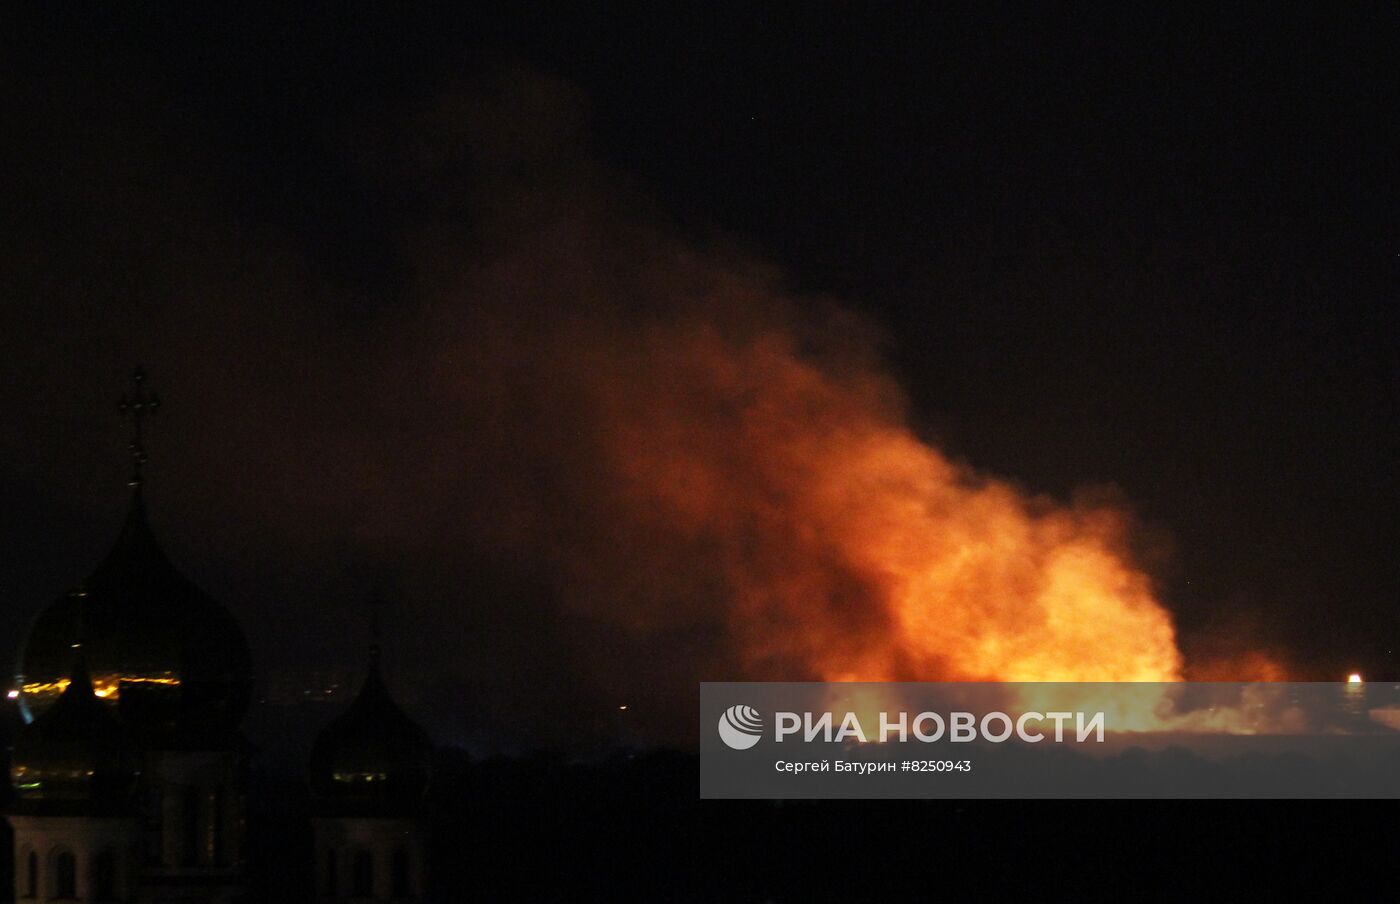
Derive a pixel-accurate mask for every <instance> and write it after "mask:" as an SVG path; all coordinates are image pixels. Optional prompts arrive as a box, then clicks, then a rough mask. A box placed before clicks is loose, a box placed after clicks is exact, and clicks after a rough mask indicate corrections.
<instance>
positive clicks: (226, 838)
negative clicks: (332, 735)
mask: <svg viewBox="0 0 1400 904" xmlns="http://www.w3.org/2000/svg"><path fill="white" fill-rule="evenodd" d="M158 405H159V400H158V399H157V398H156V397H155V396H154V395H153V394H151V393H150V392H149V391H148V390H147V389H146V387H145V374H144V373H142V372H141V371H140V370H138V371H137V372H136V375H135V384H134V388H133V390H132V392H131V393H130V394H129V395H128V396H127V397H126V399H125V400H124V401H123V403H122V410H123V411H124V412H125V413H128V414H130V415H131V416H132V417H133V420H134V424H135V429H134V433H133V439H132V442H131V454H132V477H131V481H130V485H131V487H132V496H131V502H130V505H129V508H128V510H127V515H126V520H125V523H124V524H123V526H122V529H121V533H120V535H119V536H118V538H117V541H116V543H115V545H114V546H113V548H112V550H111V552H110V553H109V554H108V555H107V557H106V558H105V559H103V561H102V562H101V563H100V564H99V565H98V566H97V568H96V569H95V570H94V571H93V572H92V573H91V574H90V575H89V576H88V578H87V580H85V581H84V582H83V583H82V585H81V589H80V590H79V591H77V592H75V593H70V594H67V595H65V596H63V597H60V598H59V599H58V600H56V601H54V602H53V603H51V604H50V605H49V606H47V607H46V608H45V609H44V610H43V611H41V612H40V613H39V615H38V616H37V617H36V618H35V619H34V621H33V622H32V623H31V625H30V629H29V634H28V636H27V637H26V639H25V642H24V645H23V647H22V649H21V652H20V658H19V666H18V669H17V676H16V677H17V685H18V687H19V690H20V709H21V712H22V714H23V715H24V717H25V720H26V721H27V722H30V723H32V724H30V725H29V726H28V727H27V728H26V734H27V733H28V732H30V731H31V730H32V731H35V732H39V734H38V735H36V737H43V736H44V732H47V731H49V730H48V729H44V728H43V726H45V725H46V724H48V723H49V722H50V721H51V718H52V717H51V714H56V713H57V714H61V713H66V712H68V711H70V710H73V709H74V708H76V707H78V705H79V704H76V703H72V702H65V701H71V700H78V701H81V709H82V711H83V712H84V713H91V712H99V711H100V712H103V713H105V714H106V717H109V721H114V722H116V723H117V724H119V725H120V727H121V728H122V730H123V731H124V732H125V734H126V736H127V737H129V739H130V740H131V741H132V742H133V743H134V745H135V750H136V751H137V753H136V756H137V761H138V767H139V770H138V771H139V777H138V779H137V781H136V785H135V794H134V798H133V800H132V801H130V802H129V806H130V808H131V811H130V813H129V814H128V813H126V811H122V812H123V814H124V815H123V816H122V818H123V819H132V818H134V819H135V824H136V826H137V833H138V840H139V843H138V844H137V846H136V853H135V855H134V856H133V857H132V858H131V860H130V864H129V865H130V867H131V868H129V869H127V868H126V867H123V869H124V870H125V871H123V870H119V873H120V874H121V875H122V876H123V877H125V879H124V881H127V882H128V885H129V887H130V891H131V893H132V894H133V895H134V897H133V898H119V899H118V900H136V901H142V902H145V901H151V902H155V901H181V902H187V904H213V902H224V901H232V900H235V899H236V898H237V897H238V896H239V895H240V894H241V893H242V889H243V885H244V881H243V869H244V848H245V845H244V831H245V815H244V811H245V773H246V768H245V759H246V744H245V743H244V742H243V738H242V735H241V733H240V731H239V724H240V722H241V721H242V718H243V715H244V712H245V711H246V710H247V708H248V704H249V702H250V699H251V695H252V659H251V656H250V654H249V651H248V643H247V641H246V640H245V638H244V636H243V632H242V630H241V629H240V628H239V625H238V623H237V621H235V620H234V618H233V616H232V615H231V614H230V613H229V612H228V610H227V609H225V608H224V607H223V606H222V605H220V604H219V603H218V602H216V601H215V600H213V599H211V598H210V597H209V596H207V595H206V594H205V593H204V592H203V591H201V590H200V589H199V588H198V587H196V586H195V585H194V584H193V583H192V582H191V581H190V580H189V579H188V578H186V577H185V576H184V575H183V574H181V573H180V572H179V571H178V570H177V569H176V568H175V566H174V565H172V564H171V562H170V560H169V559H168V558H167V557H166V555H165V552H164V551H163V550H162V549H161V547H160V544H159V543H158V542H157V540H156V537H155V534H154V532H153V531H152V530H151V525H150V522H149V520H148V517H147V513H146V500H145V495H144V480H143V473H142V472H143V465H144V464H145V461H146V456H145V451H144V448H143V445H142V436H141V421H142V418H143V417H144V416H146V415H149V414H152V413H154V411H155V410H156V408H157V407H158ZM79 617H81V624H82V631H83V643H82V651H81V652H82V657H81V660H80V662H81V668H79V667H78V666H76V665H74V660H73V657H72V655H71V650H70V647H71V645H72V637H73V626H74V625H75V624H76V623H77V622H78V620H79ZM83 687H86V688H87V691H83V690H82V688H83ZM64 718H65V719H68V718H71V717H70V716H64ZM93 718H95V717H93ZM65 724H66V723H65ZM94 724H98V723H96V722H94ZM101 724H103V725H105V724H106V721H104V722H102V723H101ZM104 730H105V729H104ZM41 749H42V748H41ZM15 763H16V769H19V768H21V767H23V768H25V769H28V768H29V767H28V766H26V764H25V763H24V761H23V760H22V759H21V758H20V745H18V744H17V745H16V759H15ZM11 780H12V782H13V783H14V784H15V786H16V791H17V793H18V795H19V798H20V804H21V805H26V804H25V801H26V793H27V791H33V792H35V793H38V794H40V796H41V797H43V799H44V800H45V801H48V800H50V799H51V798H52V795H51V794H48V793H47V792H44V791H43V789H42V787H40V788H37V789H28V788H26V785H27V784H29V783H30V780H29V778H28V777H27V773H21V772H12V776H11ZM36 800H37V798H36ZM102 803H103V806H102V807H101V808H100V809H102V810H103V811H104V813H105V812H106V811H107V810H108V809H110V804H111V801H108V800H107V799H105V798H104V800H103V802H102ZM127 805H128V804H124V806H127ZM46 808H47V804H45V807H43V808H41V809H46ZM46 812H47V809H46ZM114 812H115V811H114ZM25 818H27V817H26V814H25V813H24V812H23V809H22V807H21V809H19V810H16V812H15V813H14V814H13V815H12V816H11V823H12V824H14V825H15V826H16V830H17V832H18V830H19V825H20V822H16V820H17V819H19V820H21V821H23V820H24V819H25ZM113 818H115V817H113ZM112 825H113V826H115V825H116V823H112ZM121 825H123V826H126V825H127V823H121ZM113 831H116V830H115V829H113ZM122 831H125V829H122ZM31 834H32V833H31ZM54 850H57V849H56V848H52V847H50V848H42V849H41V848H39V847H35V848H34V849H33V852H34V853H35V855H36V857H37V858H38V862H39V864H40V868H41V873H43V869H44V864H45V863H47V862H48V861H47V860H46V858H49V857H51V856H58V855H57V854H55V853H54ZM16 855H17V858H16V863H17V865H18V867H19V869H18V870H17V871H16V875H17V877H18V878H17V883H16V884H17V891H18V893H19V894H18V897H19V898H20V899H21V900H23V899H24V894H25V893H26V892H27V891H28V890H29V887H30V886H29V882H28V879H27V873H26V869H25V867H26V865H27V863H28V858H29V852H27V851H25V850H17V851H16ZM119 859H120V860H121V863H123V864H127V863H128V861H127V860H125V859H121V858H119ZM68 862H69V861H68V860H66V859H65V860H63V861H62V863H63V865H64V868H65V869H66V864H67V863H68ZM54 869H55V870H57V867H54ZM83 869H84V866H83V863H82V862H81V861H80V862H79V863H78V870H79V876H80V884H81V875H82V871H83ZM54 875H60V876H66V873H63V872H61V871H58V872H55V873H54ZM94 875H95V873H94ZM40 887H41V888H42V887H45V886H43V884H42V880H41V883H40ZM63 888H64V889H65V890H66V889H67V888H68V886H67V885H66V884H65V885H63Z"/></svg>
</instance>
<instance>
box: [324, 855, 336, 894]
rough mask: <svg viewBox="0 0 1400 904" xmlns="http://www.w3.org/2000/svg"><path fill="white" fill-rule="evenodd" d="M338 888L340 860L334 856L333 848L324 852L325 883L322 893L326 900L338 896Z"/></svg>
mask: <svg viewBox="0 0 1400 904" xmlns="http://www.w3.org/2000/svg"><path fill="white" fill-rule="evenodd" d="M339 886H340V858H339V857H337V856H336V855H335V848H331V849H330V850H328V851H326V881H325V884H324V886H323V892H324V894H325V895H326V897H328V898H334V897H335V896H336V895H337V894H339Z"/></svg>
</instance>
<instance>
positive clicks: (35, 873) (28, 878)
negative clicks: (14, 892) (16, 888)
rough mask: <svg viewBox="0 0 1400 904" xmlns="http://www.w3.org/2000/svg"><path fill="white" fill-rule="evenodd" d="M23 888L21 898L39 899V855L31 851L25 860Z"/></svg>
mask: <svg viewBox="0 0 1400 904" xmlns="http://www.w3.org/2000/svg"><path fill="white" fill-rule="evenodd" d="M21 887H22V888H23V889H24V894H23V895H21V897H24V898H37V897H39V854H38V853H37V852H35V851H30V852H29V855H28V856H26V857H25V858H24V884H23V885H22V886H21Z"/></svg>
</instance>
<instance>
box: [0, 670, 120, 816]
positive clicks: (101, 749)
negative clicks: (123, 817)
mask: <svg viewBox="0 0 1400 904" xmlns="http://www.w3.org/2000/svg"><path fill="white" fill-rule="evenodd" d="M70 652H71V651H70ZM67 671H68V672H69V674H70V676H71V680H70V681H69V682H68V684H67V686H66V687H65V689H64V691H63V693H61V694H59V695H58V699H57V700H55V701H54V702H53V705H51V706H49V707H48V708H47V709H45V710H44V712H43V714H42V715H40V716H39V718H37V719H35V720H34V721H33V722H31V723H30V724H28V725H25V726H24V727H22V728H21V729H20V730H19V733H18V734H17V735H16V737H15V743H14V750H13V752H12V755H11V757H10V783H11V785H12V786H13V788H14V791H15V797H16V798H17V799H16V800H15V802H14V803H13V804H12V805H11V810H12V812H16V813H33V814H36V815H44V814H53V815H62V814H65V813H84V814H93V815H120V814H122V813H124V812H126V811H128V810H129V809H130V808H131V806H132V804H133V796H132V795H133V790H134V788H135V784H136V779H137V777H138V774H139V771H140V765H139V763H140V761H139V759H138V754H137V748H136V745H135V740H134V739H133V738H132V737H131V735H130V733H129V732H128V731H127V729H126V727H125V726H124V725H123V724H122V722H121V720H120V719H119V718H118V717H117V714H116V713H115V712H114V711H113V710H112V708H111V707H110V706H108V705H107V704H105V703H103V702H102V700H101V699H99V698H98V697H97V695H96V694H95V693H93V686H92V679H91V677H90V676H89V674H88V670H87V665H86V661H85V657H84V656H83V655H82V651H81V650H78V651H77V652H76V654H74V655H70V668H69V669H68V670H67Z"/></svg>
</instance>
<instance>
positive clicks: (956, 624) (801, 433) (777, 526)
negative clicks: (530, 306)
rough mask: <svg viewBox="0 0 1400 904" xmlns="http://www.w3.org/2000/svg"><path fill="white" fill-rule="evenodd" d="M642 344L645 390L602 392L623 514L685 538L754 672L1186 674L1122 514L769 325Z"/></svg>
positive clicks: (852, 676) (825, 675)
mask: <svg viewBox="0 0 1400 904" xmlns="http://www.w3.org/2000/svg"><path fill="white" fill-rule="evenodd" d="M651 338H652V341H653V342H655V343H659V344H661V345H664V348H665V355H664V356H654V357H652V358H651V360H650V361H649V362H648V364H647V369H649V370H652V371H655V370H656V369H658V368H660V369H661V370H662V376H661V377H660V379H659V381H658V382H657V384H655V385H657V386H659V387H660V388H661V391H659V392H655V393H652V392H648V391H646V390H643V389H639V388H638V387H637V386H636V385H635V384H633V383H630V382H626V381H625V375H626V373H628V372H630V371H631V370H632V368H629V367H627V366H625V365H624V366H622V367H620V368H619V369H618V370H617V372H616V375H615V376H614V378H613V379H609V378H608V377H607V374H606V373H605V374H604V375H603V378H602V380H601V387H600V389H599V391H600V392H601V393H603V394H604V398H603V399H602V400H601V403H602V406H603V407H604V408H605V409H606V410H607V411H609V412H610V413H611V416H612V419H613V423H612V424H611V425H610V426H611V427H612V428H613V429H610V430H607V431H604V432H603V433H602V435H603V436H604V437H608V438H609V439H610V441H611V443H612V444H611V446H610V453H611V455H612V456H613V459H614V462H615V463H616V466H617V468H618V469H619V471H620V472H621V480H622V482H623V483H624V485H625V486H626V488H627V489H626V494H627V499H626V504H625V505H624V506H622V509H623V510H624V511H627V512H631V513H632V515H633V517H637V518H640V519H641V520H642V522H643V523H642V524H641V525H639V526H638V528H637V530H638V531H639V533H641V532H645V535H646V536H647V538H648V543H649V545H650V546H653V547H654V546H656V545H657V544H656V540H657V538H661V537H666V536H679V538H680V540H681V541H682V543H683V544H688V545H689V546H690V547H692V548H694V549H697V550H701V552H699V553H698V555H701V556H704V557H707V558H708V559H709V560H711V561H714V562H715V563H716V564H717V566H718V569H719V570H720V572H721V573H722V574H723V577H724V583H725V585H726V586H725V588H724V591H725V592H724V593H723V594H722V597H723V599H724V600H725V601H726V604H727V606H728V613H727V618H728V621H729V624H730V626H731V630H732V633H733V636H734V637H735V639H736V640H737V641H738V644H739V646H740V648H741V651H742V653H743V656H744V659H745V661H746V663H747V668H748V670H749V672H750V674H752V675H753V676H754V677H762V678H770V679H775V678H785V679H789V680H791V679H794V678H797V677H800V676H806V677H810V678H819V679H824V680H955V681H977V680H996V681H1176V680H1180V679H1181V677H1182V667H1183V664H1182V657H1181V654H1180V653H1179V651H1178V649H1177V645H1176V641H1175V634H1174V628H1173V624H1172V619H1171V617H1170V615H1169V613H1168V612H1167V610H1166V609H1165V608H1163V606H1162V605H1161V604H1160V602H1159V601H1158V600H1157V598H1156V597H1155V596H1154V593H1153V589H1152V585H1151V581H1150V580H1149V578H1148V576H1147V575H1146V574H1145V573H1144V572H1143V570H1141V569H1140V568H1139V567H1137V566H1136V565H1135V564H1134V563H1133V561H1132V560H1131V558H1130V557H1129V555H1128V553H1127V552H1126V543H1125V532H1126V530H1127V527H1128V523H1129V519H1128V517H1127V516H1126V515H1125V514H1124V513H1123V512H1120V511H1118V510H1115V509H1113V508H1111V507H1103V506H1098V507H1094V506H1083V507H1080V506H1063V505H1054V504H1051V503H1050V502H1048V501H1046V500H1044V499H1040V498H1035V497H1031V496H1028V495H1027V494H1025V493H1023V492H1022V491H1020V490H1018V489H1016V488H1015V487H1013V486H1012V485H1011V484H1010V483H1007V482H1005V481H1001V480H997V479H994V478H988V477H985V476H983V475H980V474H978V473H976V472H974V471H972V470H971V469H969V468H967V467H965V466H962V465H959V464H956V463H954V462H953V461H951V460H950V459H949V458H948V457H947V456H946V455H945V454H943V453H942V452H940V451H939V450H938V449H936V448H934V447H932V446H930V445H928V444H926V443H924V442H921V441H920V440H919V439H918V438H916V436H915V435H914V433H913V431H912V430H911V429H909V427H908V426H906V425H905V424H904V423H903V420H902V416H901V414H900V413H899V406H898V403H897V402H893V401H892V399H893V398H894V397H895V396H896V395H897V394H896V393H895V392H894V391H893V389H892V387H891V386H890V384H889V383H888V382H887V381H886V380H885V379H883V378H882V377H880V376H879V375H878V374H876V375H872V374H871V373H870V372H868V371H864V370H861V369H856V370H854V371H852V372H849V373H845V374H841V373H835V372H832V371H830V370H827V369H823V368H821V367H819V366H817V365H815V364H813V363H810V362H807V361H804V360H803V359H802V357H801V356H800V355H799V354H798V352H797V351H796V349H795V348H794V344H793V340H792V339H791V338H790V337H788V336H786V335H784V334H782V333H768V334H766V335H761V336H758V337H755V338H753V339H752V340H749V341H744V342H737V343H736V342H733V341H728V340H726V339H724V338H722V337H721V336H720V335H719V334H718V332H717V331H715V330H713V329H710V328H707V327H702V328H698V329H695V330H693V331H688V332H687V333H686V334H685V335H677V334H674V333H672V334H670V335H666V336H653V337H651ZM654 348H655V347H654V346H653V347H652V348H648V349H635V348H634V349H631V350H630V352H631V353H633V354H648V353H649V352H650V351H652V350H654ZM621 354H625V352H623V353H621ZM678 400H679V404H678V403H677V401H678ZM605 558H607V557H606V556H599V559H605ZM675 558H681V556H680V555H677V556H675ZM596 561H597V560H595V562H596ZM652 567H654V568H658V569H661V568H664V567H665V564H664V560H663V563H662V564H658V565H653V566H652ZM630 577H631V576H629V578H630ZM612 579H613V580H623V578H619V577H617V576H613V578H612ZM615 598H616V597H614V599H615ZM636 614H638V615H644V614H645V613H636Z"/></svg>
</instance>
